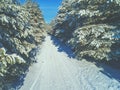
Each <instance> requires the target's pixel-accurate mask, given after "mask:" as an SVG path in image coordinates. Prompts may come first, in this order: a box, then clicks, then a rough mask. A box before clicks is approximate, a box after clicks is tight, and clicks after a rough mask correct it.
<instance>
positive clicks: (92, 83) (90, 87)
mask: <svg viewBox="0 0 120 90" xmlns="http://www.w3.org/2000/svg"><path fill="white" fill-rule="evenodd" d="M53 42H54V43H53ZM55 42H56V43H55ZM55 44H56V45H58V46H56V45H55ZM60 47H61V48H60ZM64 49H68V48H67V47H65V46H64V48H63V50H62V46H59V42H58V44H57V41H54V40H51V37H50V36H47V37H46V39H45V42H44V43H43V45H42V48H41V50H40V51H39V53H38V55H37V57H36V58H37V61H38V63H35V64H33V65H32V66H31V67H30V68H29V72H28V73H27V75H26V77H25V79H24V84H23V86H22V87H21V88H20V90H120V82H119V80H120V71H119V70H114V69H112V68H109V67H108V66H106V67H105V68H106V69H107V71H109V72H107V71H104V70H103V69H102V68H101V67H98V66H96V65H95V64H94V63H92V62H88V61H85V60H82V61H78V60H75V59H73V58H70V55H68V54H66V53H67V51H68V52H69V50H64ZM69 54H70V52H69ZM71 56H72V55H71Z"/></svg>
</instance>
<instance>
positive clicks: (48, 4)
mask: <svg viewBox="0 0 120 90" xmlns="http://www.w3.org/2000/svg"><path fill="white" fill-rule="evenodd" d="M23 1H25V0H21V2H23ZM33 1H36V2H38V4H39V5H40V9H41V10H42V13H43V16H44V19H45V21H46V23H50V21H51V20H52V19H54V17H55V16H56V15H57V11H58V8H59V6H60V4H61V2H62V0H33Z"/></svg>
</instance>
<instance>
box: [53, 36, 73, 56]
mask: <svg viewBox="0 0 120 90" xmlns="http://www.w3.org/2000/svg"><path fill="white" fill-rule="evenodd" d="M51 40H52V41H53V44H54V45H55V46H57V47H58V51H59V52H65V53H66V54H67V55H68V57H69V58H75V54H74V53H73V51H72V50H71V47H70V46H68V45H66V44H64V43H62V42H61V41H60V40H59V39H57V38H56V37H54V36H51Z"/></svg>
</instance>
